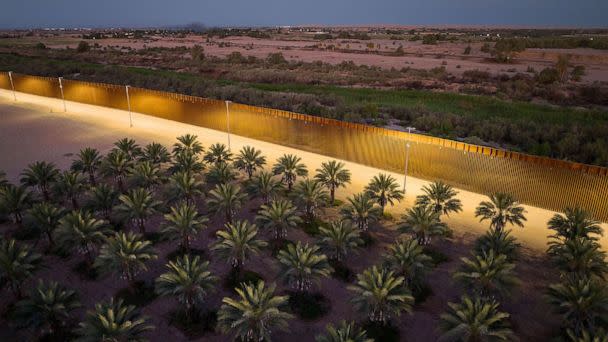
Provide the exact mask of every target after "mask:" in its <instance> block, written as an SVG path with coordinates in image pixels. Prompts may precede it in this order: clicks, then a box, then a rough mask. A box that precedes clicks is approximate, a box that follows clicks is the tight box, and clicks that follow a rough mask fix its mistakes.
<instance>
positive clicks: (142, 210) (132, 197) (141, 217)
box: [116, 188, 161, 234]
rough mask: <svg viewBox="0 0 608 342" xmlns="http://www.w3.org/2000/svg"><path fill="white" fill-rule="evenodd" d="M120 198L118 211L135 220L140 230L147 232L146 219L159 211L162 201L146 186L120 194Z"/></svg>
mask: <svg viewBox="0 0 608 342" xmlns="http://www.w3.org/2000/svg"><path fill="white" fill-rule="evenodd" d="M118 199H119V200H120V202H121V203H120V205H118V207H117V208H116V209H117V210H118V212H120V213H121V214H122V215H124V216H125V217H126V218H127V219H129V220H131V221H133V222H134V223H135V224H136V225H137V227H139V232H140V233H142V234H145V232H146V221H147V220H148V218H149V217H150V216H152V215H154V214H155V213H156V212H157V208H158V207H159V206H160V204H161V203H160V202H159V201H157V200H155V199H154V197H153V196H152V193H151V192H150V191H149V190H146V189H144V188H137V189H134V190H131V191H129V192H128V193H127V194H123V195H120V197H118Z"/></svg>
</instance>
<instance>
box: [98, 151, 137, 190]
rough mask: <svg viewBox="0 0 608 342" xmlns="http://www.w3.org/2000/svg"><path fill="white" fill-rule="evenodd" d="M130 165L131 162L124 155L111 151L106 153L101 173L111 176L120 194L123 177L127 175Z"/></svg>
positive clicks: (120, 152) (122, 187) (122, 188)
mask: <svg viewBox="0 0 608 342" xmlns="http://www.w3.org/2000/svg"><path fill="white" fill-rule="evenodd" d="M131 165H132V162H131V160H129V156H128V155H127V154H126V153H124V152H122V151H120V150H113V151H112V152H110V153H108V155H107V156H106V159H105V160H104V161H103V164H102V171H103V172H104V174H105V175H108V176H112V177H113V178H114V181H115V182H116V185H117V186H118V189H119V190H120V192H124V191H125V188H124V181H125V177H126V176H127V175H128V174H129V168H130V167H131Z"/></svg>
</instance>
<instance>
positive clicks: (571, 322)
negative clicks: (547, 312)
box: [547, 278, 608, 336]
mask: <svg viewBox="0 0 608 342" xmlns="http://www.w3.org/2000/svg"><path fill="white" fill-rule="evenodd" d="M547 298H548V300H549V303H550V304H551V305H553V307H554V310H555V312H556V313H557V314H559V315H561V316H562V318H563V324H564V325H565V326H566V327H567V328H570V329H572V330H573V332H574V334H575V335H576V336H580V335H581V334H582V331H584V330H589V331H595V330H596V329H598V328H600V327H602V326H604V327H605V326H606V324H607V322H608V286H607V285H606V282H604V281H599V280H596V279H595V280H592V279H588V278H580V279H576V278H567V279H566V280H565V281H564V282H560V283H558V284H553V285H549V289H548V292H547Z"/></svg>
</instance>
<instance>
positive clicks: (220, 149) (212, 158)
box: [203, 143, 232, 164]
mask: <svg viewBox="0 0 608 342" xmlns="http://www.w3.org/2000/svg"><path fill="white" fill-rule="evenodd" d="M203 160H204V161H206V162H207V163H209V164H221V163H226V164H227V163H228V162H229V161H231V160H232V152H230V149H228V147H227V146H226V145H224V144H220V143H217V144H213V145H211V146H209V150H207V153H205V156H204V157H203Z"/></svg>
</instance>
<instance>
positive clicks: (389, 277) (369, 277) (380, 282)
mask: <svg viewBox="0 0 608 342" xmlns="http://www.w3.org/2000/svg"><path fill="white" fill-rule="evenodd" d="M348 289H349V290H350V291H352V292H354V296H353V298H352V300H351V302H352V303H353V305H354V306H355V308H356V309H357V310H358V311H360V312H361V313H364V314H366V315H367V317H368V318H369V320H370V321H372V322H378V323H381V324H386V323H387V322H388V321H389V320H390V318H391V316H392V315H396V316H399V315H400V314H401V312H403V311H405V312H411V311H412V305H413V304H414V297H412V295H411V293H410V291H409V290H408V289H407V287H406V286H405V279H404V278H403V277H399V276H395V274H394V272H393V271H389V270H386V269H384V268H378V267H377V266H372V267H371V268H368V269H366V270H365V271H363V273H360V274H358V275H357V281H356V283H355V284H354V285H351V286H349V287H348Z"/></svg>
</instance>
